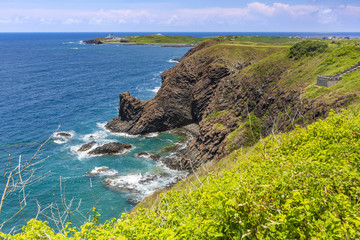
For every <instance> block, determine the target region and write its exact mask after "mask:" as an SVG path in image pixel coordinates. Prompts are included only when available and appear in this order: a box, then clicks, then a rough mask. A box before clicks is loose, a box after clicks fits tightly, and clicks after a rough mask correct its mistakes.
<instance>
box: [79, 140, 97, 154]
mask: <svg viewBox="0 0 360 240" xmlns="http://www.w3.org/2000/svg"><path fill="white" fill-rule="evenodd" d="M95 144H96V142H95V141H92V142H89V143H85V144H84V145H82V146H81V147H80V148H79V149H78V152H85V151H88V150H90V149H91V148H92V147H93V146H94V145H95Z"/></svg>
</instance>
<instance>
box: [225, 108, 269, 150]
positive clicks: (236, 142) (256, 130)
mask: <svg viewBox="0 0 360 240" xmlns="http://www.w3.org/2000/svg"><path fill="white" fill-rule="evenodd" d="M261 128H262V121H261V119H260V118H258V117H256V116H255V115H254V114H249V115H248V117H247V119H246V121H245V122H244V123H242V124H240V126H239V127H238V128H237V129H236V130H235V131H233V132H231V133H229V135H228V137H227V148H228V150H229V151H232V150H235V149H238V148H239V147H241V146H246V147H248V146H251V145H253V144H255V143H256V142H257V141H259V139H260V134H261ZM239 136H240V139H237V138H239Z"/></svg>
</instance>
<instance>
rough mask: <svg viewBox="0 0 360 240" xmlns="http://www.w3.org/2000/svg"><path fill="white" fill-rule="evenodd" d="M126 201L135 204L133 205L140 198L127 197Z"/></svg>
mask: <svg viewBox="0 0 360 240" xmlns="http://www.w3.org/2000/svg"><path fill="white" fill-rule="evenodd" d="M126 201H127V202H128V203H130V204H135V205H136V204H138V203H139V202H141V200H139V199H136V198H128V199H126Z"/></svg>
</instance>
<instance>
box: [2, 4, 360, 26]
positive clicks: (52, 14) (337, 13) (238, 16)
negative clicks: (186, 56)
mask: <svg viewBox="0 0 360 240" xmlns="http://www.w3.org/2000/svg"><path fill="white" fill-rule="evenodd" d="M275 1H276V0H275ZM278 1H279V0H277V2H273V3H271V4H267V3H263V2H260V1H254V2H250V3H248V4H247V5H246V6H244V7H242V8H221V7H214V8H206V7H205V8H196V9H194V8H187V9H168V10H164V9H113V10H103V9H100V10H94V11H87V10H56V9H1V8H0V16H1V18H0V23H2V24H7V23H16V24H24V23H29V22H34V23H43V24H63V25H79V26H80V25H84V24H86V25H90V26H91V25H98V26H100V25H105V24H108V25H109V24H110V25H111V24H128V25H132V24H138V25H154V26H171V25H174V26H193V25H208V26H212V25H224V26H228V25H244V26H246V25H249V24H251V25H253V26H255V25H256V26H257V25H270V24H272V26H277V25H279V26H281V25H287V22H289V21H293V22H297V23H299V24H300V23H301V22H302V21H308V22H316V21H317V22H318V23H321V24H331V23H334V22H335V21H337V20H338V19H342V18H343V16H347V18H349V19H359V16H360V7H359V6H350V5H339V6H338V7H334V8H328V7H324V8H320V7H319V6H317V5H316V4H315V3H314V4H309V5H291V4H286V3H281V2H278ZM288 20H289V21H288Z"/></svg>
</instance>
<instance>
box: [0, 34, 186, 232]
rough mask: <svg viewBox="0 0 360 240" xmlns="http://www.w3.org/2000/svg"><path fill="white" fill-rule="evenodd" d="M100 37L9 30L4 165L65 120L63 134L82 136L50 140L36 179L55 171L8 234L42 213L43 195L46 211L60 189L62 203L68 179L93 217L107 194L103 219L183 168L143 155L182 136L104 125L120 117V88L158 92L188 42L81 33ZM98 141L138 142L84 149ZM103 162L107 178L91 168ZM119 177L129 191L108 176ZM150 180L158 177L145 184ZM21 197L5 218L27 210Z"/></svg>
mask: <svg viewBox="0 0 360 240" xmlns="http://www.w3.org/2000/svg"><path fill="white" fill-rule="evenodd" d="M97 36H99V34H0V50H1V55H0V79H1V81H0V88H1V95H0V116H1V120H0V123H1V125H0V162H1V169H0V171H1V172H3V168H4V164H5V161H6V160H7V158H8V155H9V153H11V155H12V158H13V161H16V162H17V161H18V157H19V155H22V159H23V160H28V159H29V158H30V157H31V156H32V154H34V153H35V151H36V149H37V148H38V147H39V146H40V145H41V143H42V142H43V141H45V140H46V139H47V138H48V137H49V136H50V135H51V134H52V133H53V132H54V131H56V130H57V128H58V126H59V125H60V130H59V131H65V132H69V133H71V134H72V135H73V137H72V138H70V139H61V138H56V139H52V140H50V141H49V142H48V143H47V144H46V145H45V147H44V150H43V151H42V152H41V153H40V154H39V156H38V157H39V158H38V159H41V157H47V156H49V158H48V159H46V160H45V162H44V163H42V164H41V167H42V168H41V169H39V170H37V176H40V175H41V174H43V173H46V172H48V171H51V172H50V173H49V174H48V175H46V176H45V177H44V178H43V179H42V180H41V181H39V182H36V183H35V184H33V185H31V186H30V187H29V188H28V189H27V190H28V192H29V195H28V198H27V200H28V201H27V204H28V205H27V207H26V209H25V210H24V212H23V216H19V217H17V218H15V219H14V220H13V221H12V222H10V223H9V224H8V225H6V226H5V227H4V228H3V231H6V230H8V229H10V226H14V225H15V226H17V227H19V226H21V225H23V224H24V219H23V217H25V220H29V219H30V218H32V217H35V214H36V211H37V204H36V200H37V201H38V202H39V203H40V204H41V206H42V207H43V208H44V207H46V206H47V205H48V204H50V203H51V202H54V196H55V199H56V200H57V202H58V203H60V202H61V201H60V177H61V178H62V184H63V186H66V189H65V190H66V199H67V200H68V201H70V200H71V199H74V203H73V205H74V208H73V209H75V206H77V203H78V202H79V201H80V200H81V205H80V211H81V212H83V213H84V214H86V212H87V211H88V210H89V209H91V207H92V206H93V205H94V203H95V200H96V201H99V203H98V204H97V205H96V208H97V211H98V212H99V213H100V214H101V217H100V220H101V221H102V222H103V221H104V220H106V219H110V218H113V217H119V216H120V215H121V213H123V212H126V211H129V210H131V208H132V207H133V206H134V204H132V203H130V202H128V201H127V199H128V198H133V199H142V198H143V197H144V196H146V195H148V194H150V193H151V192H153V191H154V190H155V189H156V188H159V187H163V186H165V185H167V184H169V183H171V182H173V181H174V180H175V179H176V178H177V177H181V176H183V174H184V173H181V172H176V171H171V170H169V169H167V168H165V167H164V166H162V165H161V164H160V163H159V162H156V161H153V160H149V159H145V158H139V157H136V154H137V153H139V152H142V151H159V150H161V149H162V148H163V147H166V146H171V145H173V144H174V143H176V142H177V141H178V140H179V137H178V136H176V135H172V134H169V133H160V134H151V135H148V136H129V135H126V134H111V133H109V132H108V131H106V130H105V129H104V125H105V123H106V122H107V121H108V120H110V119H112V118H114V117H115V116H116V115H117V107H118V95H119V93H120V92H124V91H130V93H131V94H132V95H133V96H135V97H138V98H140V99H142V100H147V99H150V98H152V97H154V96H155V94H156V90H157V88H158V87H160V85H161V73H162V72H163V71H164V70H166V69H168V68H170V67H172V66H174V65H175V64H176V63H174V62H171V61H169V60H170V59H172V58H179V57H181V56H182V55H183V54H185V53H186V51H188V50H189V48H168V47H167V48H164V47H160V46H119V45H99V46H96V45H83V44H80V41H81V40H85V39H91V38H94V37H97ZM91 136H92V138H91ZM93 139H94V140H95V141H96V142H98V143H99V144H100V145H101V144H104V143H107V142H111V141H116V142H121V143H129V144H132V145H133V149H132V150H131V151H128V152H126V153H125V154H122V155H113V156H92V157H91V156H89V155H88V154H87V153H79V152H78V151H77V149H78V148H79V147H80V146H81V145H82V144H84V143H87V142H89V141H92V140H93ZM100 166H107V167H109V168H110V169H111V170H110V171H107V172H105V174H102V175H101V176H92V177H91V176H90V175H89V174H88V173H89V171H91V170H93V169H94V168H95V167H100ZM110 175H111V176H113V177H115V178H114V179H113V180H112V182H111V183H112V184H113V185H114V186H118V187H125V188H127V190H124V191H118V190H115V189H112V188H108V187H106V186H105V184H104V180H105V179H106V178H107V177H109V176H110ZM154 176H159V177H158V178H156V179H153V178H154ZM146 179H151V180H150V181H148V182H146V181H145V182H142V180H146ZM90 180H91V183H90ZM91 185H92V188H91V187H90V186H91ZM0 187H1V189H2V187H3V181H1V182H0ZM91 190H92V193H93V195H94V197H95V200H93V198H92V195H91ZM16 199H17V196H13V198H9V199H8V201H7V202H6V204H5V206H4V208H3V211H2V213H1V215H0V218H1V220H3V219H6V218H7V217H9V216H11V214H12V213H14V212H15V211H16V210H17V209H18V207H19V206H18V202H17V200H16ZM39 217H40V219H44V217H42V216H41V215H40V216H39Z"/></svg>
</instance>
